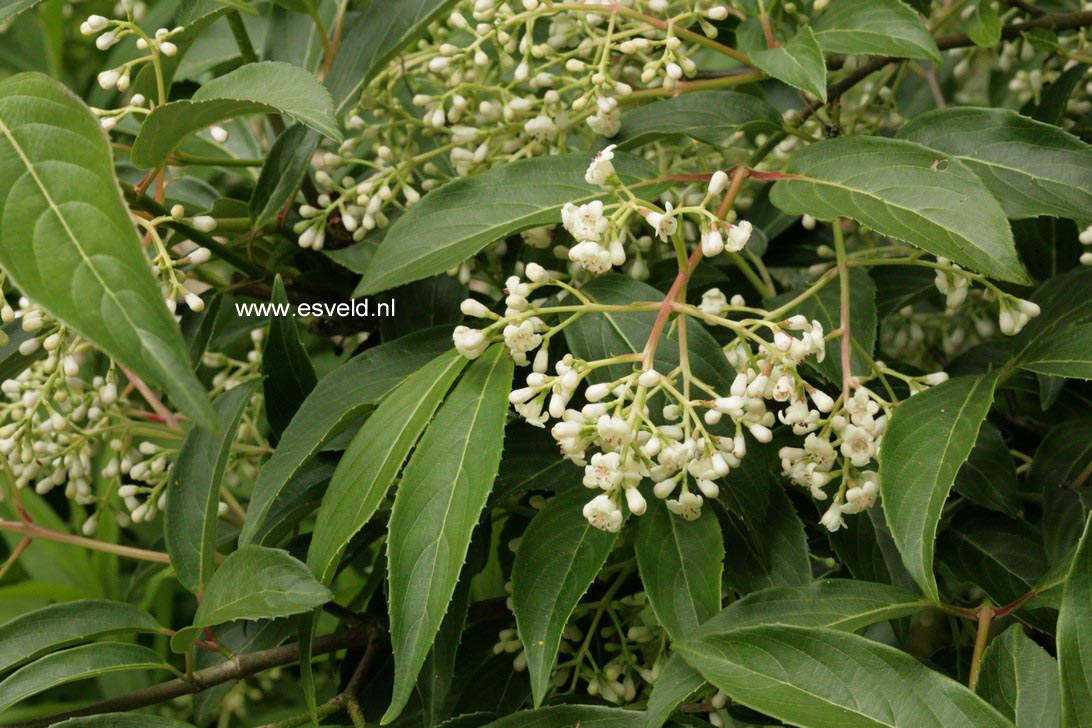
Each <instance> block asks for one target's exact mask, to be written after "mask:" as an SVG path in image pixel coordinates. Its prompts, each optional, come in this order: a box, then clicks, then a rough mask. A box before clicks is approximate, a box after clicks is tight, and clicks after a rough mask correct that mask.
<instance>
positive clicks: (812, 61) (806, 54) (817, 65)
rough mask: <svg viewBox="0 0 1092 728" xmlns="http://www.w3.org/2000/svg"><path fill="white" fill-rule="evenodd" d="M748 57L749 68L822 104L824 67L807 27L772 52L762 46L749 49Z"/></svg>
mask: <svg viewBox="0 0 1092 728" xmlns="http://www.w3.org/2000/svg"><path fill="white" fill-rule="evenodd" d="M752 42H753V41H752ZM749 55H750V57H751V64H752V65H753V66H754V67H755V68H757V69H758V70H760V71H764V72H765V73H768V74H769V75H771V76H773V77H774V78H776V79H777V80H778V81H783V82H784V83H787V84H788V85H790V86H792V87H794V88H798V89H800V90H801V91H807V92H808V93H810V94H812V95H813V96H817V97H818V98H819V100H820V101H822V102H823V103H826V100H827V64H826V61H825V60H823V49H822V48H820V47H819V41H817V40H816V39H815V33H813V32H812V30H811V27H810V26H808V25H802V26H800V29H799V30H797V31H796V35H795V36H793V38H792V40H790V41H789V42H788V43H785V44H783V45H780V46H777V47H776V48H766V46H765V42H762V44H761V45H760V46H757V47H752V48H750V49H749Z"/></svg>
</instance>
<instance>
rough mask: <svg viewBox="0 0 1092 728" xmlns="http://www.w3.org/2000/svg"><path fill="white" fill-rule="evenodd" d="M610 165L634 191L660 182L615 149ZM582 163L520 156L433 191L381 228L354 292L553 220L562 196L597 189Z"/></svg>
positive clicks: (572, 158)
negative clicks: (382, 234) (380, 237)
mask: <svg viewBox="0 0 1092 728" xmlns="http://www.w3.org/2000/svg"><path fill="white" fill-rule="evenodd" d="M614 166H615V169H616V170H617V171H618V175H619V177H621V179H622V180H623V181H624V182H626V183H627V184H629V185H630V186H631V187H637V188H640V189H641V194H645V193H647V194H649V195H654V194H656V193H657V192H658V191H659V190H661V189H662V188H663V184H664V183H662V182H660V183H656V184H649V183H645V184H644V185H642V184H641V182H643V181H644V180H648V179H651V178H653V177H655V176H656V170H655V168H654V167H653V166H652V165H651V164H650V163H648V162H646V161H645V160H643V159H639V158H637V157H634V156H632V155H629V154H624V153H616V154H615V156H614ZM587 167H588V156H587V155H586V154H563V155H559V156H549V157H535V158H532V159H521V160H520V161H518V162H513V163H511V164H505V165H503V166H500V167H496V168H494V169H491V170H489V171H488V172H482V173H481V174H476V175H472V176H470V177H463V178H461V179H457V180H455V181H454V182H450V183H448V184H446V185H444V186H443V187H440V188H438V189H435V190H433V191H432V192H430V193H428V194H427V195H425V197H424V198H423V199H422V200H421V201H420V202H418V203H417V204H416V205H414V206H413V207H411V208H410V209H409V211H407V212H406V213H405V214H404V215H402V216H401V217H399V218H398V220H397V221H396V222H395V223H394V224H393V225H392V226H391V228H390V230H388V231H387V234H386V236H385V237H384V238H383V242H382V243H380V245H379V249H378V250H377V251H376V253H375V256H374V257H373V258H372V260H371V263H370V265H369V266H368V269H367V271H366V272H365V273H364V278H363V279H362V280H361V281H360V285H359V286H357V289H356V292H355V293H354V294H353V295H355V296H364V295H369V294H373V293H378V292H380V291H384V290H387V289H388V288H393V287H395V286H399V285H401V284H403V283H409V282H411V281H415V280H419V279H421V278H427V277H428V276H431V275H437V274H439V273H443V272H444V271H446V270H448V269H449V268H451V267H452V266H454V265H458V264H460V263H462V262H463V261H464V260H466V259H467V258H469V257H471V256H473V255H474V254H475V253H477V252H478V251H479V250H481V249H482V248H484V247H485V246H487V245H489V244H490V243H493V242H496V241H498V240H501V239H503V238H504V237H506V236H508V235H511V234H512V233H517V232H519V231H521V230H526V229H527V228H532V227H535V226H537V225H546V224H549V223H559V222H560V221H561V208H562V207H563V206H564V205H565V203H567V202H572V203H576V204H580V203H582V202H588V201H590V200H593V199H596V198H600V197H602V196H603V191H602V190H601V189H599V188H598V187H593V186H592V185H589V184H587V183H586V182H585V181H584V172H585V171H586V170H587Z"/></svg>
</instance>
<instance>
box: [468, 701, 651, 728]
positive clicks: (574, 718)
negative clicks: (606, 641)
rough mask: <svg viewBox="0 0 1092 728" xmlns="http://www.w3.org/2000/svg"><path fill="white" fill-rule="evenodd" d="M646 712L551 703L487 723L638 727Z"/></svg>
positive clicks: (513, 727)
mask: <svg viewBox="0 0 1092 728" xmlns="http://www.w3.org/2000/svg"><path fill="white" fill-rule="evenodd" d="M643 715H644V714H643V713H641V712H639V711H635V710H622V709H621V708H606V707H603V706H600V705H551V706H550V707H548V708H539V709H538V710H521V711H520V712H518V713H513V714H512V715H509V716H506V717H504V718H500V719H498V720H495V721H493V722H492V723H488V724H486V726H485V728H561V727H562V726H566V727H568V726H579V728H636V727H637V726H639V725H641V719H642V717H643Z"/></svg>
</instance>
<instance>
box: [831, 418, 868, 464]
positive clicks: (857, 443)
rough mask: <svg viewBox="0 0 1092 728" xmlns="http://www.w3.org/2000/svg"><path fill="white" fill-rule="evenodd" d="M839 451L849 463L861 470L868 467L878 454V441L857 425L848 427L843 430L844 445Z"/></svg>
mask: <svg viewBox="0 0 1092 728" xmlns="http://www.w3.org/2000/svg"><path fill="white" fill-rule="evenodd" d="M839 449H840V450H841V451H842V455H844V456H845V457H847V458H849V462H851V463H853V465H854V466H855V467H858V468H860V467H863V466H865V465H868V463H869V462H870V461H871V460H872V456H873V455H875V454H876V440H875V438H873V437H872V434H871V433H870V432H868V430H865V429H864V428H861V427H857V426H856V425H846V427H845V429H844V430H842V445H841V447H840V448H839Z"/></svg>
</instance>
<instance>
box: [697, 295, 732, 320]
mask: <svg viewBox="0 0 1092 728" xmlns="http://www.w3.org/2000/svg"><path fill="white" fill-rule="evenodd" d="M727 305H728V299H727V298H725V296H724V293H723V292H722V291H721V290H720V289H719V288H710V289H709V290H708V291H706V292H705V293H703V294H701V304H700V305H699V306H698V308H699V309H701V310H702V311H703V312H704V313H708V314H712V315H713V316H720V315H721V313H723V312H724V307H725V306H727Z"/></svg>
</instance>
